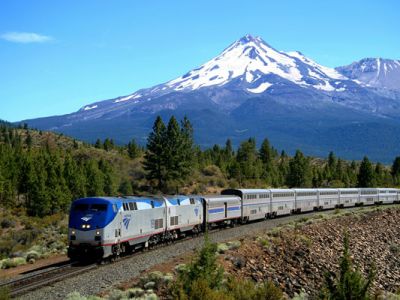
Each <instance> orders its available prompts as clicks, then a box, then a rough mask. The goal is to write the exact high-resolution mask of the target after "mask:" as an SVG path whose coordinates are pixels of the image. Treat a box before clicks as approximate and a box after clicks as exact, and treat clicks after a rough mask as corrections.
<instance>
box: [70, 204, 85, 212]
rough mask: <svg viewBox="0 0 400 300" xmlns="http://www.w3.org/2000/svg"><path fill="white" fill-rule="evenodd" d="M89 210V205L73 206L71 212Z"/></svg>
mask: <svg viewBox="0 0 400 300" xmlns="http://www.w3.org/2000/svg"><path fill="white" fill-rule="evenodd" d="M88 209H89V205H88V204H82V203H79V204H75V205H74V207H73V209H72V210H73V211H87V210H88Z"/></svg>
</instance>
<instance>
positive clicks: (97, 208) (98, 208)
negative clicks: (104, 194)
mask: <svg viewBox="0 0 400 300" xmlns="http://www.w3.org/2000/svg"><path fill="white" fill-rule="evenodd" d="M90 210H94V211H106V210H107V205H106V204H92V205H91V206H90Z"/></svg>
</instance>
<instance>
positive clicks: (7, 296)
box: [0, 287, 11, 300]
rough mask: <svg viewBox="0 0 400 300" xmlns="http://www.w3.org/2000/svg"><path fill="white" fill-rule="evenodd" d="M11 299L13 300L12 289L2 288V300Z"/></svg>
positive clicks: (0, 294)
mask: <svg viewBox="0 0 400 300" xmlns="http://www.w3.org/2000/svg"><path fill="white" fill-rule="evenodd" d="M9 299H11V296H10V289H9V288H8V287H0V300H9Z"/></svg>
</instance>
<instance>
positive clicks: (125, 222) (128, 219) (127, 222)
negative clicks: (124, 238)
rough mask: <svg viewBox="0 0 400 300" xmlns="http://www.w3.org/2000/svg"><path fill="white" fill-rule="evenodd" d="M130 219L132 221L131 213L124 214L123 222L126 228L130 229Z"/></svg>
mask: <svg viewBox="0 0 400 300" xmlns="http://www.w3.org/2000/svg"><path fill="white" fill-rule="evenodd" d="M130 221H131V216H129V215H126V216H124V219H123V220H122V222H123V223H124V225H125V228H126V229H128V227H129V222H130Z"/></svg>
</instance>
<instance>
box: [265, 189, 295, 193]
mask: <svg viewBox="0 0 400 300" xmlns="http://www.w3.org/2000/svg"><path fill="white" fill-rule="evenodd" d="M270 191H271V192H272V193H290V192H292V193H293V192H294V190H292V189H271V190H270Z"/></svg>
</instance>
